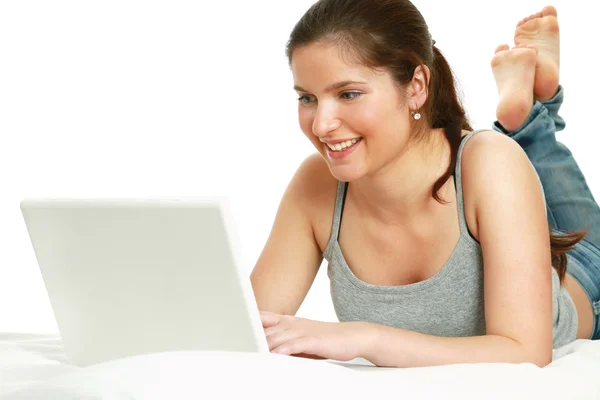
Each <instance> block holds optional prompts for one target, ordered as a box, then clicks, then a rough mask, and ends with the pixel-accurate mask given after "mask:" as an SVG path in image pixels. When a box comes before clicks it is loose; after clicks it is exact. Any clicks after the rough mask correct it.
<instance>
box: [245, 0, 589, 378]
mask: <svg viewBox="0 0 600 400" xmlns="http://www.w3.org/2000/svg"><path fill="white" fill-rule="evenodd" d="M287 51H288V57H289V61H290V65H291V69H292V73H293V76H294V83H295V90H296V91H297V92H298V94H299V106H298V113H299V121H300V126H301V128H302V131H303V132H304V134H305V135H306V136H307V137H308V139H309V140H310V141H311V142H312V143H313V144H314V146H315V148H316V149H317V151H318V153H317V154H315V155H312V156H310V157H308V158H307V159H306V160H305V161H304V162H303V163H302V165H301V166H300V167H299V169H298V171H297V173H296V174H295V176H294V177H293V179H292V181H291V182H290V184H289V186H288V188H287V190H286V192H285V194H284V197H283V199H282V201H281V205H280V207H279V210H278V212H277V216H276V219H275V222H274V226H273V229H272V232H271V234H270V236H269V239H268V241H267V244H266V246H265V248H264V250H263V252H262V254H261V256H260V258H259V260H258V263H257V265H256V267H255V269H254V271H253V272H252V276H251V280H252V285H253V288H254V292H255V295H256V299H257V302H258V306H259V309H260V310H261V317H262V320H263V326H264V328H265V334H266V336H267V340H268V343H269V346H270V348H271V351H272V352H275V353H279V354H288V355H298V356H306V357H315V358H330V359H336V360H342V361H344V360H350V359H353V358H355V357H363V358H365V359H367V360H369V361H371V362H373V363H374V364H375V365H379V366H397V367H404V366H426V365H441V364H453V363H471V362H510V363H522V362H528V363H534V364H536V365H539V366H545V365H547V364H548V363H549V362H550V361H551V359H552V349H553V347H554V348H556V347H559V346H562V345H565V344H567V343H569V342H571V341H573V340H575V339H576V338H586V339H589V338H592V339H598V338H600V323H599V321H598V318H599V317H598V313H599V310H600V208H599V207H598V205H597V203H596V201H595V200H594V198H593V197H592V194H591V193H590V191H589V189H588V187H587V184H586V181H585V179H584V177H583V175H582V173H581V171H580V170H579V168H578V166H577V164H576V162H575V160H574V159H573V157H572V155H571V153H570V152H569V150H568V149H567V148H565V146H563V145H562V144H560V143H558V142H557V141H556V138H555V132H556V131H560V130H561V129H563V128H564V126H565V124H564V121H563V119H562V118H561V117H560V116H559V115H558V111H559V108H560V105H561V103H562V101H563V89H562V87H561V86H559V80H558V78H559V29H558V21H557V13H556V10H555V9H554V8H553V7H545V8H544V9H543V10H542V11H541V12H540V13H537V14H535V15H532V16H530V17H528V18H526V19H524V20H522V21H521V22H519V24H518V25H517V28H516V32H515V47H513V48H512V49H509V46H507V45H503V46H500V47H499V48H498V49H497V50H496V53H495V55H494V58H493V60H492V69H493V72H494V76H495V79H496V83H497V86H498V91H499V94H500V102H499V105H498V108H497V118H498V121H497V122H496V123H495V124H494V130H482V131H474V132H472V129H471V127H470V125H469V123H468V121H467V118H466V116H465V112H464V110H463V108H462V106H461V104H460V102H459V100H458V99H457V96H456V92H455V86H454V81H453V76H452V73H451V70H450V68H449V66H448V64H447V62H446V60H445V58H444V57H443V55H442V53H441V52H440V51H439V49H438V48H437V47H436V46H435V42H433V41H432V40H431V36H430V34H429V31H428V28H427V25H426V23H425V21H424V19H423V17H422V15H421V14H420V13H419V12H418V10H417V9H416V8H415V7H414V5H413V4H411V3H410V2H409V1H408V0H320V1H319V2H317V3H316V4H314V5H313V6H312V7H311V9H310V10H308V11H307V13H306V14H305V15H304V16H303V17H302V19H301V20H300V21H299V22H298V24H297V25H296V27H295V28H294V30H293V32H292V34H291V38H290V41H289V43H288V49H287ZM540 183H541V185H540ZM542 186H543V188H542ZM342 217H343V218H342ZM549 228H550V229H551V230H550V229H549ZM584 235H585V237H584ZM582 238H583V239H582ZM323 257H324V258H325V259H326V260H327V261H328V274H329V278H330V281H331V295H332V299H333V304H334V307H335V310H336V313H337V316H338V318H339V320H340V321H341V322H339V323H328V322H319V321H311V320H307V319H303V318H297V317H294V314H295V313H296V311H297V310H298V308H299V306H300V304H301V303H302V301H303V299H304V297H305V296H306V294H307V292H308V290H309V288H310V286H311V284H312V282H313V280H314V278H315V275H316V273H317V270H318V268H319V265H320V264H321V261H322V258H323Z"/></svg>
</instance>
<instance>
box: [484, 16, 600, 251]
mask: <svg viewBox="0 0 600 400" xmlns="http://www.w3.org/2000/svg"><path fill="white" fill-rule="evenodd" d="M515 44H516V45H517V47H529V48H534V49H535V50H536V51H537V56H536V66H535V79H534V83H533V85H532V92H533V95H534V97H535V98H536V99H537V100H536V101H535V102H533V101H532V98H533V96H532V93H531V92H530V91H529V89H528V85H530V84H531V83H530V81H520V82H517V83H516V84H515V83H514V82H510V81H509V78H507V76H508V77H512V76H514V75H515V74H516V71H519V72H521V70H522V66H521V65H518V64H514V65H513V66H512V68H513V70H512V71H511V70H510V69H509V70H508V72H507V71H506V70H501V69H500V70H498V68H495V69H494V62H492V66H493V69H494V76H495V78H496V82H497V85H498V90H499V93H500V103H499V105H498V110H497V116H498V121H496V122H495V123H494V129H495V130H497V131H499V132H502V133H505V134H507V135H508V136H510V137H512V138H513V139H514V140H515V141H516V142H517V143H519V144H520V145H521V147H522V148H523V149H524V150H525V152H526V153H527V155H528V156H529V159H530V160H531V162H532V164H533V166H534V167H535V169H536V171H537V173H538V176H539V178H540V181H541V183H542V186H543V189H544V194H545V196H546V204H547V213H548V222H549V223H550V225H551V227H553V228H554V229H557V230H560V231H569V232H572V231H580V230H584V229H586V228H587V229H589V231H588V234H587V236H586V238H585V239H586V240H587V241H589V242H590V243H592V244H593V245H595V246H596V247H598V248H600V207H598V204H597V202H596V200H595V199H594V197H593V196H592V193H591V191H590V189H589V188H588V185H587V182H586V180H585V177H584V176H583V173H582V172H581V170H580V169H579V166H578V165H577V162H576V161H575V159H574V158H573V155H572V154H571V152H570V151H569V149H568V148H567V147H566V146H565V145H563V144H562V143H559V142H558V141H557V140H556V135H555V133H556V132H557V131H560V130H562V129H564V127H565V122H564V120H563V119H562V118H561V117H560V116H559V115H558V112H559V110H560V106H561V104H562V102H563V99H564V92H563V88H562V87H560V86H559V85H558V76H559V64H560V55H559V54H560V49H559V47H560V38H559V28H558V19H557V13H556V10H555V9H554V8H553V7H544V9H543V10H542V12H540V13H537V14H534V15H532V16H530V17H528V18H525V19H524V20H522V21H521V22H519V24H518V25H517V29H516V31H515ZM507 49H508V46H500V47H499V48H498V49H497V55H498V52H500V51H503V50H507ZM521 51H522V50H521ZM495 58H496V57H495ZM512 79H514V78H512ZM525 82H527V84H525ZM519 101H520V102H521V103H523V102H524V101H528V103H524V104H525V105H531V104H532V103H534V105H533V108H532V109H531V111H529V114H528V115H527V108H528V107H523V106H521V107H519V106H518V102H519ZM515 104H517V106H516V107H515Z"/></svg>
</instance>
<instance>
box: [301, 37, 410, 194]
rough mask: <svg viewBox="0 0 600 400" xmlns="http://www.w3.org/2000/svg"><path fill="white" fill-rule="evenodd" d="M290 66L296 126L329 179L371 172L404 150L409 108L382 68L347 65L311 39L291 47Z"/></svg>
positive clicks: (332, 50) (334, 50) (329, 48)
mask: <svg viewBox="0 0 600 400" xmlns="http://www.w3.org/2000/svg"><path fill="white" fill-rule="evenodd" d="M291 67H292V73H293V76H294V89H295V90H296V91H297V93H298V95H299V100H298V118H299V122H300V128H301V129H302V131H303V132H304V134H305V135H306V137H308V139H309V140H310V141H311V142H312V143H313V145H314V146H315V147H316V149H317V151H319V153H321V155H322V156H323V158H324V159H325V160H326V161H327V163H328V165H329V169H330V171H331V173H332V174H333V176H334V177H335V178H337V179H339V180H342V181H347V182H349V181H353V180H357V179H359V178H361V177H363V176H366V175H372V174H374V173H375V172H376V171H378V170H379V169H381V168H382V167H384V166H386V165H387V164H389V163H391V162H392V161H394V160H395V159H396V158H398V157H399V156H400V155H401V154H402V153H403V151H404V150H405V149H406V148H407V145H408V139H409V133H410V120H411V116H410V110H409V109H408V107H407V106H406V104H405V103H406V102H405V101H404V98H403V96H402V94H401V92H400V90H399V89H398V87H397V86H396V85H395V84H394V81H393V80H392V77H391V75H390V74H389V73H388V72H387V71H383V70H379V71H376V70H374V69H371V68H368V67H365V66H362V65H356V64H347V63H346V62H345V61H344V60H343V59H342V58H341V57H340V53H339V50H338V48H336V47H334V46H331V45H324V44H317V43H316V44H311V45H307V46H304V47H300V48H298V49H296V50H294V52H293V55H292V63H291ZM332 147H333V149H332Z"/></svg>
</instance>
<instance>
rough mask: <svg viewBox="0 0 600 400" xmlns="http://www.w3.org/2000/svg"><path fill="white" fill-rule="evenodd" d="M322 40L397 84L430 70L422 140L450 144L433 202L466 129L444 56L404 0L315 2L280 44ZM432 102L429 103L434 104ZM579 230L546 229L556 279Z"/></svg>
mask: <svg viewBox="0 0 600 400" xmlns="http://www.w3.org/2000/svg"><path fill="white" fill-rule="evenodd" d="M316 42H325V43H330V44H334V45H336V46H337V47H339V49H340V51H341V54H342V55H347V56H349V57H350V58H351V59H352V60H353V61H357V62H359V63H361V64H362V65H365V66H368V67H371V68H385V69H386V70H387V71H389V72H390V73H391V74H392V76H393V78H394V80H395V82H396V84H397V85H398V87H399V88H403V87H404V86H405V85H406V84H407V83H409V82H411V81H412V79H413V75H414V72H415V69H416V68H417V67H418V66H419V65H426V66H427V67H428V68H429V70H430V71H431V75H430V79H429V82H428V85H429V86H428V88H429V94H428V96H427V100H426V102H425V104H423V106H422V108H421V110H420V111H419V112H420V113H421V115H422V118H421V120H420V121H419V124H420V127H421V129H418V128H417V132H415V134H414V137H413V138H414V139H421V138H423V134H424V133H425V132H426V129H422V128H426V127H431V128H432V129H436V128H443V130H444V134H445V136H446V139H447V140H448V143H449V144H450V149H451V151H450V154H451V158H450V164H449V165H448V169H447V170H446V171H445V172H444V174H443V175H442V176H441V177H440V178H439V179H438V180H437V181H436V182H435V184H434V185H433V188H432V196H433V198H435V199H436V200H437V201H439V202H443V200H442V199H441V198H440V196H439V193H438V192H439V190H440V188H441V187H442V186H443V185H444V184H445V183H446V181H447V180H448V179H449V178H450V177H451V176H452V174H453V172H454V168H455V166H456V159H457V154H458V148H459V145H460V139H461V135H462V130H463V129H465V130H472V128H471V126H470V124H469V121H468V118H467V116H466V113H465V110H464V108H463V106H462V104H461V102H460V100H459V98H458V95H457V91H456V87H455V80H454V75H453V73H452V70H451V68H450V66H449V65H448V62H447V61H446V58H445V57H444V56H443V54H442V53H441V52H440V50H439V49H438V48H437V47H435V45H434V43H433V41H432V38H431V35H430V33H429V28H428V26H427V24H426V22H425V19H424V18H423V16H422V15H421V13H420V12H419V10H417V8H416V7H415V6H414V5H413V4H412V3H411V2H410V1H409V0H319V1H318V2H316V3H315V4H313V5H312V6H311V7H310V9H309V10H308V11H307V12H306V13H305V14H304V15H303V16H302V18H301V19H300V20H299V21H298V22H297V24H296V26H295V27H294V29H293V31H292V33H291V34H290V39H289V41H288V43H287V47H286V55H287V58H288V62H289V63H290V64H291V62H292V54H293V52H294V50H295V49H296V48H298V47H301V46H305V45H309V44H311V43H316ZM434 105H435V106H434ZM583 235H584V233H580V232H578V233H573V234H567V235H557V234H554V233H552V232H550V244H551V248H552V265H553V266H554V268H556V270H557V272H558V274H559V277H560V279H561V281H562V279H563V277H564V275H565V272H566V267H567V258H566V255H565V253H566V251H568V250H570V249H571V248H572V247H573V246H574V245H575V244H576V243H577V242H578V241H579V240H581V238H582V237H583Z"/></svg>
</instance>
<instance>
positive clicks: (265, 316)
mask: <svg viewBox="0 0 600 400" xmlns="http://www.w3.org/2000/svg"><path fill="white" fill-rule="evenodd" d="M281 318H282V315H279V314H275V313H272V312H268V311H261V312H260V319H261V321H262V326H263V328H269V327H271V326H274V325H277V324H278V323H279V322H280V321H281Z"/></svg>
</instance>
